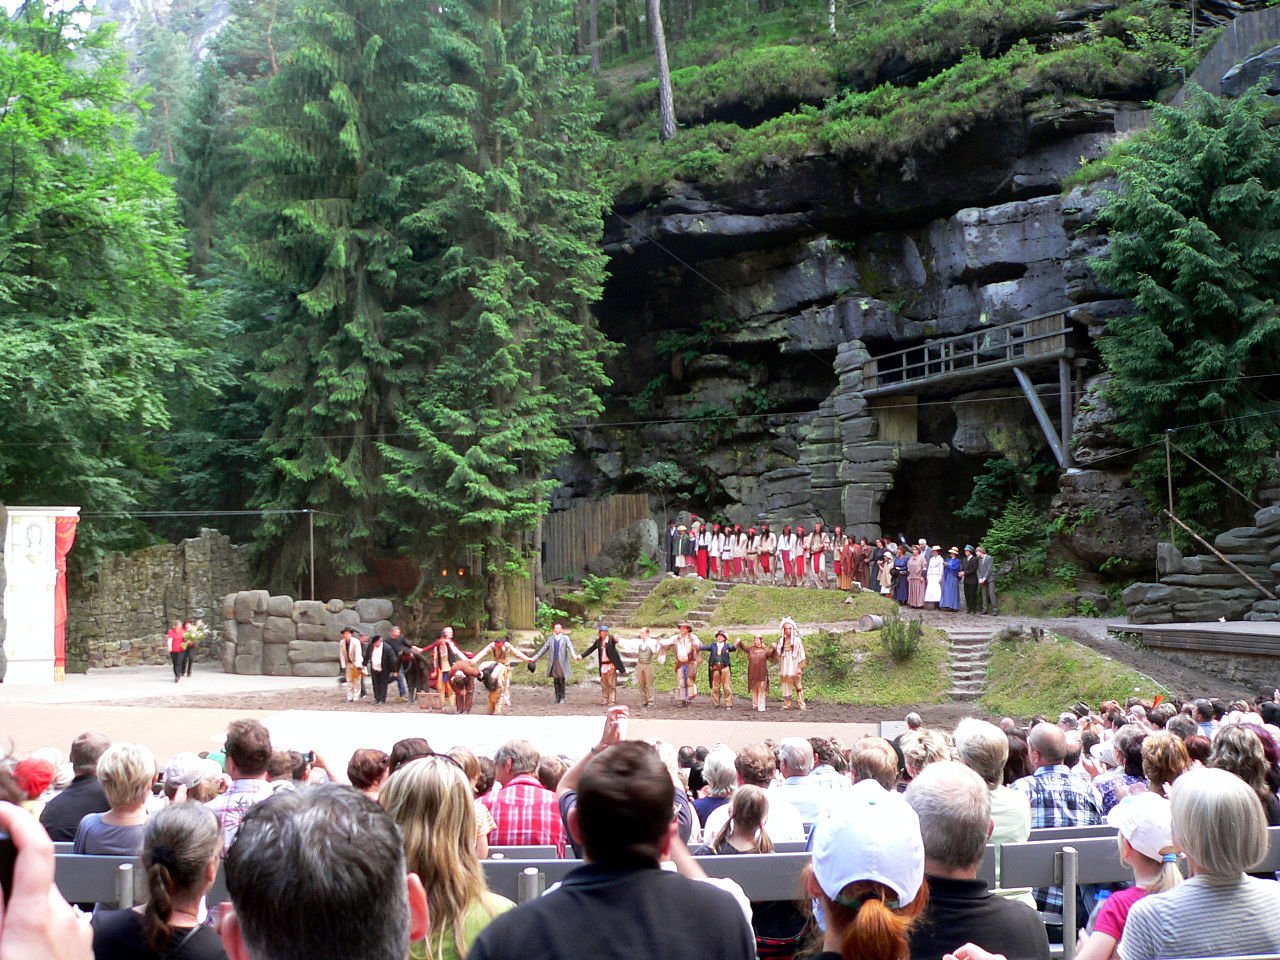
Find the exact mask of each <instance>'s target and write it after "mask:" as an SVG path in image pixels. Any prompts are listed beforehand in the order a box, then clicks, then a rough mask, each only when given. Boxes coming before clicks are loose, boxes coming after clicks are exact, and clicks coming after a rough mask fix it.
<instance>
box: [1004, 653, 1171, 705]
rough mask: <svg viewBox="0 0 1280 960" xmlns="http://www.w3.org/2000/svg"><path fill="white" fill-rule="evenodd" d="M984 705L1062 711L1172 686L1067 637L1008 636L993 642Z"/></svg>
mask: <svg viewBox="0 0 1280 960" xmlns="http://www.w3.org/2000/svg"><path fill="white" fill-rule="evenodd" d="M987 678H988V679H987V691H986V693H985V694H983V696H982V700H981V703H982V705H983V706H984V707H985V708H986V709H987V710H989V711H991V713H993V714H1000V715H1003V716H1013V717H1031V716H1035V715H1036V714H1043V715H1045V716H1056V715H1057V713H1058V711H1060V710H1062V709H1063V707H1064V706H1065V705H1066V704H1069V703H1071V702H1073V701H1075V700H1083V701H1084V702H1085V703H1091V704H1095V705H1096V704H1097V703H1098V702H1099V701H1101V700H1107V699H1114V700H1119V701H1120V702H1121V703H1123V702H1124V699H1125V697H1129V696H1133V695H1134V694H1135V693H1136V694H1139V695H1140V696H1142V697H1144V698H1149V697H1152V696H1154V695H1155V694H1157V693H1164V694H1165V695H1166V696H1167V695H1168V693H1169V691H1168V690H1167V689H1166V688H1165V687H1163V686H1161V685H1160V684H1158V683H1156V682H1155V681H1154V680H1152V679H1151V678H1150V677H1146V676H1143V675H1142V674H1140V673H1138V672H1137V671H1135V670H1132V669H1130V668H1129V667H1126V666H1125V665H1124V664H1122V663H1117V662H1116V661H1114V660H1111V659H1108V658H1107V657H1104V656H1103V655H1102V654H1100V653H1098V652H1097V651H1096V650H1091V649H1089V648H1088V647H1085V646H1082V645H1081V644H1078V643H1076V642H1075V641H1073V640H1067V639H1065V638H1063V637H1050V638H1047V639H1045V640H1043V641H1041V642H1039V643H1036V642H1035V641H1032V640H1002V641H1000V642H999V643H994V644H992V646H991V659H990V661H989V662H988V664H987Z"/></svg>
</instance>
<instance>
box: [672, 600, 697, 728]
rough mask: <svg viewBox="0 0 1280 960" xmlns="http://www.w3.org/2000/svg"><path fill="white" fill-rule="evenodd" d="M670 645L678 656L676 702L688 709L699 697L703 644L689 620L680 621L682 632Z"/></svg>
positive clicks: (673, 638)
mask: <svg viewBox="0 0 1280 960" xmlns="http://www.w3.org/2000/svg"><path fill="white" fill-rule="evenodd" d="M670 643H671V645H672V646H673V647H674V648H675V655H676V702H677V703H679V704H680V706H682V707H687V706H689V701H691V700H692V699H693V698H694V697H696V696H697V695H698V651H699V650H701V649H702V643H701V641H700V640H699V639H698V635H697V634H696V633H694V632H693V624H691V623H690V622H689V621H688V620H682V621H680V632H679V633H678V634H677V635H676V636H674V637H672V638H671V640H670Z"/></svg>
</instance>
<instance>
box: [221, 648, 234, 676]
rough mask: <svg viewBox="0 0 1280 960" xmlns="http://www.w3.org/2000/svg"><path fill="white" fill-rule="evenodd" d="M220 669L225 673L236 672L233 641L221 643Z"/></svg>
mask: <svg viewBox="0 0 1280 960" xmlns="http://www.w3.org/2000/svg"><path fill="white" fill-rule="evenodd" d="M222 669H223V670H224V671H225V672H226V673H235V672H236V645H235V644H234V643H224V644H223V645H222Z"/></svg>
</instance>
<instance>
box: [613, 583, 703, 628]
mask: <svg viewBox="0 0 1280 960" xmlns="http://www.w3.org/2000/svg"><path fill="white" fill-rule="evenodd" d="M710 592H711V581H709V580H699V579H697V578H696V577H668V578H667V579H666V580H663V581H662V582H661V583H659V584H658V585H657V586H656V587H654V588H653V591H652V592H651V593H650V594H649V595H648V596H647V597H645V598H644V602H643V603H642V604H640V608H639V609H638V610H637V611H636V612H635V613H634V614H632V616H631V619H630V620H629V621H628V622H629V623H630V624H632V625H634V626H641V627H674V626H675V625H676V624H678V623H679V622H680V621H681V620H683V619H685V618H686V617H687V616H688V615H689V611H690V610H696V609H698V607H699V605H700V604H701V603H702V601H703V599H704V598H705V597H706V595H707V594H708V593H710Z"/></svg>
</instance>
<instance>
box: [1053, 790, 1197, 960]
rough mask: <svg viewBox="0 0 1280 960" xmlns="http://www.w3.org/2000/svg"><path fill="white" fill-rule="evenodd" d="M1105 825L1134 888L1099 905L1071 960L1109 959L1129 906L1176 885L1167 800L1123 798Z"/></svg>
mask: <svg viewBox="0 0 1280 960" xmlns="http://www.w3.org/2000/svg"><path fill="white" fill-rule="evenodd" d="M1107 823H1109V824H1111V825H1112V826H1113V827H1115V828H1116V845H1117V846H1118V847H1119V850H1120V862H1121V863H1123V864H1125V865H1126V866H1127V867H1129V868H1130V869H1131V870H1132V871H1133V879H1134V885H1133V886H1132V887H1128V888H1126V889H1124V890H1117V891H1116V892H1115V893H1113V894H1111V895H1110V896H1109V897H1107V899H1106V900H1104V901H1103V903H1102V906H1101V907H1100V908H1099V910H1098V913H1097V915H1096V916H1095V917H1094V919H1093V921H1092V922H1091V924H1090V926H1091V929H1092V932H1091V933H1090V935H1089V936H1088V937H1083V938H1081V940H1080V943H1079V946H1078V947H1077V949H1076V960H1111V958H1112V957H1113V956H1115V953H1116V944H1118V943H1119V942H1120V938H1121V937H1122V936H1123V935H1124V925H1125V921H1126V920H1127V919H1128V916H1129V910H1130V909H1131V908H1132V907H1133V905H1134V904H1135V903H1137V902H1138V901H1139V900H1141V899H1142V898H1143V897H1145V896H1146V895H1147V894H1149V893H1164V892H1165V891H1166V890H1172V889H1173V888H1174V887H1176V886H1178V885H1179V884H1181V883H1182V871H1181V870H1179V869H1178V850H1177V847H1175V846H1174V845H1173V825H1172V824H1173V815H1172V810H1171V808H1170V804H1169V801H1168V800H1166V799H1165V798H1164V797H1159V796H1156V795H1155V794H1154V793H1139V794H1135V795H1133V796H1131V797H1126V798H1125V799H1124V800H1122V801H1120V803H1118V804H1116V806H1115V807H1113V808H1112V809H1111V811H1110V812H1109V813H1108V814H1107Z"/></svg>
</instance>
